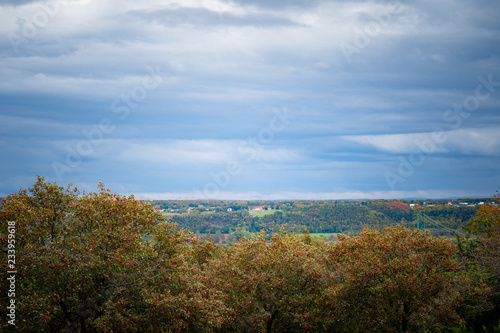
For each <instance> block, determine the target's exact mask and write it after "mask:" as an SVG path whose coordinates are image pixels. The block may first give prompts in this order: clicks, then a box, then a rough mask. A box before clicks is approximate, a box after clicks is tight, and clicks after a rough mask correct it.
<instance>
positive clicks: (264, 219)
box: [152, 199, 492, 242]
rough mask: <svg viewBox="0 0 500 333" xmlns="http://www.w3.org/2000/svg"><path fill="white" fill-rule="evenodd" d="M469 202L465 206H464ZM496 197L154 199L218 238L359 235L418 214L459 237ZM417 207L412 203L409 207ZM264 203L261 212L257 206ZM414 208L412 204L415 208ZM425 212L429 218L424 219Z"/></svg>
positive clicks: (175, 218) (412, 222)
mask: <svg viewBox="0 0 500 333" xmlns="http://www.w3.org/2000/svg"><path fill="white" fill-rule="evenodd" d="M465 203H466V204H465ZM491 203H492V202H491V199H462V200H359V201H346V200H332V201H319V200H316V201H298V200H297V201H222V200H221V201H153V202H152V205H153V207H155V208H156V209H160V210H162V211H164V213H163V214H164V216H165V218H166V219H167V220H168V221H170V222H172V223H175V224H177V225H178V227H179V228H180V229H188V230H190V231H192V232H194V233H195V234H197V235H204V236H207V235H210V236H211V238H212V239H213V240H214V241H216V242H218V241H219V240H221V241H228V240H229V241H236V240H238V239H239V238H241V237H247V238H248V237H251V236H252V235H254V234H255V233H258V232H261V231H264V232H265V233H266V234H267V235H268V238H270V237H271V236H272V235H273V234H274V233H276V232H277V231H278V230H280V229H281V228H284V229H285V230H287V231H290V232H296V233H303V232H304V230H307V231H309V232H310V233H318V234H337V233H342V234H346V235H356V234H358V233H360V232H361V231H362V230H363V229H364V228H366V227H376V226H377V225H378V226H390V225H395V224H400V223H403V224H404V225H405V226H407V227H412V226H414V227H416V226H417V221H418V215H420V216H421V217H422V219H424V220H427V223H426V228H427V230H428V231H429V232H430V233H431V234H432V235H434V236H448V237H455V233H456V232H459V233H460V232H462V226H464V225H465V224H466V222H467V221H469V220H470V219H471V218H472V217H473V216H474V214H475V213H476V211H477V209H478V208H479V206H481V205H482V204H491ZM410 205H412V206H410ZM255 207H261V208H262V209H263V212H262V213H265V214H259V216H257V214H256V213H254V212H253V208H255ZM410 207H411V208H410ZM424 216H425V217H424Z"/></svg>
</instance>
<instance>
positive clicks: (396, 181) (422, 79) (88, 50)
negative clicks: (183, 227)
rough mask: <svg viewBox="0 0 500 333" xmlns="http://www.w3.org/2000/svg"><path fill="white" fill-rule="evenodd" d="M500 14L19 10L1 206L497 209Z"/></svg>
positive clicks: (202, 4) (1, 103) (305, 3)
mask: <svg viewBox="0 0 500 333" xmlns="http://www.w3.org/2000/svg"><path fill="white" fill-rule="evenodd" d="M499 17H500V2H498V1H493V0H489V1H486V0H478V1H473V2H471V1H463V0H441V1H437V2H436V1H430V0H416V1H411V2H408V3H407V2H401V3H399V2H388V1H377V0H374V1H363V0H359V1H326V0H325V1H323V0H277V1H273V0H265V1H264V0H248V1H247V0H233V1H227V0H205V1H203V0H199V1H196V0H184V1H179V2H176V1H168V0H163V1H160V0H146V1H133V0H120V1H118V0H100V1H97V0H52V1H31V0H22V1H19V0H8V1H5V0H4V1H2V4H0V36H1V39H0V77H1V80H0V156H1V159H0V175H1V176H0V196H1V195H5V194H7V193H11V192H16V191H18V190H19V188H20V187H22V188H25V187H29V186H31V185H33V184H34V182H35V181H36V175H40V176H44V177H45V178H46V180H49V181H57V182H58V183H59V184H67V183H72V184H73V185H76V186H78V187H79V188H80V189H82V190H83V189H85V190H91V191H93V190H95V189H96V186H97V184H98V183H99V182H100V181H102V182H104V184H105V185H106V186H107V187H109V188H110V189H111V190H112V191H114V192H117V193H122V194H130V193H134V194H135V195H136V196H138V197H141V198H147V199H150V198H155V199H193V198H224V199H356V198H407V197H426V198H442V197H467V196H491V195H493V194H494V193H495V191H496V190H500V175H499V170H500V20H499Z"/></svg>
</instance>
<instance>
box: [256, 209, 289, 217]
mask: <svg viewBox="0 0 500 333" xmlns="http://www.w3.org/2000/svg"><path fill="white" fill-rule="evenodd" d="M276 212H282V210H279V209H278V210H274V209H273V210H256V211H251V214H252V215H253V216H257V217H262V216H266V215H272V214H274V213H276Z"/></svg>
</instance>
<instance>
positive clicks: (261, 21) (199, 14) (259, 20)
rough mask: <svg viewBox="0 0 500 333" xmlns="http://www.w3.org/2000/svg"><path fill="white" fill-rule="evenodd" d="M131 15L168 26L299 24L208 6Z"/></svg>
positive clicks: (141, 11) (139, 12)
mask: <svg viewBox="0 0 500 333" xmlns="http://www.w3.org/2000/svg"><path fill="white" fill-rule="evenodd" d="M129 14H130V15H131V16H135V17H139V18H141V19H142V20H144V21H146V22H156V23H159V24H162V25H164V26H167V27H175V26H185V25H188V26H199V27H202V28H203V29H206V28H207V27H209V26H222V25H224V26H256V27H269V26H271V27H275V26H285V27H286V26H293V25H298V23H297V22H294V21H292V20H290V19H288V18H285V17H280V16H276V15H272V14H267V13H242V14H236V13H232V12H230V11H214V10H209V9H207V8H200V7H198V8H196V7H176V8H165V9H157V10H136V11H131V12H129Z"/></svg>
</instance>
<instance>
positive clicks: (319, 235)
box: [310, 233, 338, 239]
mask: <svg viewBox="0 0 500 333" xmlns="http://www.w3.org/2000/svg"><path fill="white" fill-rule="evenodd" d="M310 235H311V236H312V237H324V238H325V239H328V238H329V237H330V236H333V237H334V238H337V235H338V234H337V233H311V234H310Z"/></svg>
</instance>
